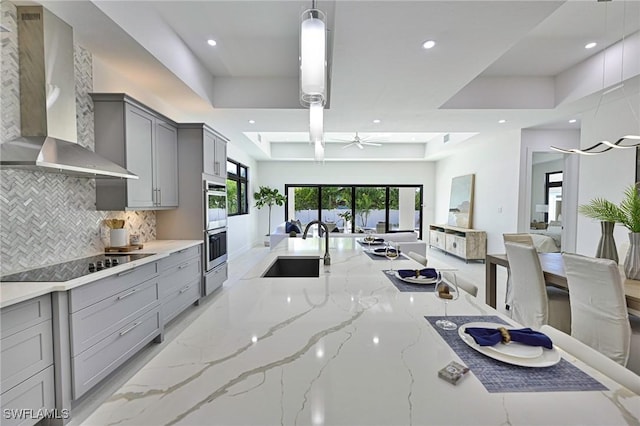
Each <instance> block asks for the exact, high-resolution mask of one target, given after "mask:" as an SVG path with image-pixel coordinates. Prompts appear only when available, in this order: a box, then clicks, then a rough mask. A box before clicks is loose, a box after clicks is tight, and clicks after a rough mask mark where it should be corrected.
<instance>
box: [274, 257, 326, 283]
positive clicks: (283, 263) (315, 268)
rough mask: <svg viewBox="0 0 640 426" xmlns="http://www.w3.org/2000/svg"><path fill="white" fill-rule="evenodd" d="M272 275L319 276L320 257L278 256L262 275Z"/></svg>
mask: <svg viewBox="0 0 640 426" xmlns="http://www.w3.org/2000/svg"><path fill="white" fill-rule="evenodd" d="M262 276H263V277H264V278H272V277H319V276H320V258H319V257H278V258H277V259H276V261H275V262H273V264H272V265H271V266H270V267H269V269H267V271H266V272H265V273H264V275H262Z"/></svg>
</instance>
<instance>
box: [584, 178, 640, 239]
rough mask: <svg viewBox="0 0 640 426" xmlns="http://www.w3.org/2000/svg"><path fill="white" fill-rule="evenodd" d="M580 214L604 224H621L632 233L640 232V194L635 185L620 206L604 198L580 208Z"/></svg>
mask: <svg viewBox="0 0 640 426" xmlns="http://www.w3.org/2000/svg"><path fill="white" fill-rule="evenodd" d="M578 212H579V213H580V214H582V215H584V216H586V217H590V218H592V219H597V220H601V221H603V222H613V223H620V224H622V225H624V226H625V227H626V228H627V229H628V230H629V231H630V232H640V194H639V193H638V189H636V186H635V185H631V186H629V187H628V188H627V189H625V191H624V198H623V200H622V201H621V202H620V205H615V204H614V203H612V202H611V201H608V200H605V199H604V198H594V199H593V200H591V201H590V202H589V204H583V205H581V206H579V207H578Z"/></svg>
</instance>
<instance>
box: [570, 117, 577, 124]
mask: <svg viewBox="0 0 640 426" xmlns="http://www.w3.org/2000/svg"><path fill="white" fill-rule="evenodd" d="M576 121H578V120H576V119H575V118H572V119H571V120H569V123H575V122H576Z"/></svg>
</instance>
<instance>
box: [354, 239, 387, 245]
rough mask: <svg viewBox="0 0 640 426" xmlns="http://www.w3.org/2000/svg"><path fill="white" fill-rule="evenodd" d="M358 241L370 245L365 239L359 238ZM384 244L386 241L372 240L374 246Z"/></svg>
mask: <svg viewBox="0 0 640 426" xmlns="http://www.w3.org/2000/svg"><path fill="white" fill-rule="evenodd" d="M358 241H360V243H362V245H365V246H368V245H369V243H368V242H366V241H365V240H358ZM382 244H384V241H373V242H371V245H372V246H380V245H382Z"/></svg>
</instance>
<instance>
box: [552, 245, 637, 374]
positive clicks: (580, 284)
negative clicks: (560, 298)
mask: <svg viewBox="0 0 640 426" xmlns="http://www.w3.org/2000/svg"><path fill="white" fill-rule="evenodd" d="M562 259H563V261H564V268H565V272H566V274H567V284H568V286H569V296H570V300H571V318H572V324H571V336H572V337H574V338H576V339H578V340H580V341H581V342H582V343H584V344H586V345H588V346H590V347H592V348H593V349H595V350H597V351H598V352H600V353H602V354H604V355H606V356H607V357H609V358H611V359H612V360H614V361H615V362H617V363H618V364H620V365H623V366H625V365H627V360H628V359H629V349H630V346H631V325H630V323H629V313H628V311H627V301H626V298H625V294H624V284H623V282H622V277H621V276H620V271H619V270H618V265H617V263H616V262H614V261H613V260H609V259H596V258H593V257H586V256H580V255H577V254H569V253H563V254H562Z"/></svg>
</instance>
